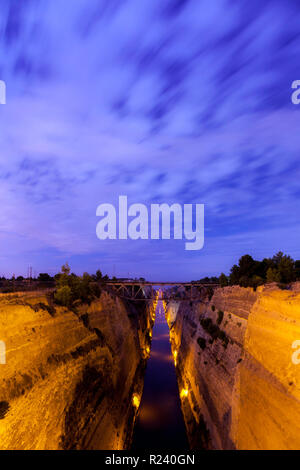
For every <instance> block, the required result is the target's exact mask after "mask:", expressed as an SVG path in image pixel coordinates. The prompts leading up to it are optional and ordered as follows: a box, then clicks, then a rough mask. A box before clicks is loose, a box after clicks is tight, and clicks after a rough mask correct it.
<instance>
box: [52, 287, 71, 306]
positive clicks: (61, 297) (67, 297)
mask: <svg viewBox="0 0 300 470" xmlns="http://www.w3.org/2000/svg"><path fill="white" fill-rule="evenodd" d="M54 299H55V301H56V302H57V303H58V304H60V305H63V306H64V307H69V306H70V305H71V301H72V291H71V288H70V287H69V286H61V287H59V288H58V289H57V291H56V292H55V294H54Z"/></svg>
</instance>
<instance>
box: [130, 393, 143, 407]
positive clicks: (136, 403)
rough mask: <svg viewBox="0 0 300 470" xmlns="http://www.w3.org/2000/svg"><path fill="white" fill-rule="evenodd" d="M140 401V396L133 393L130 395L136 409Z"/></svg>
mask: <svg viewBox="0 0 300 470" xmlns="http://www.w3.org/2000/svg"><path fill="white" fill-rule="evenodd" d="M140 402H141V400H140V397H139V396H138V395H136V394H134V395H133V397H132V404H133V406H134V407H135V408H136V409H138V407H139V406H140Z"/></svg>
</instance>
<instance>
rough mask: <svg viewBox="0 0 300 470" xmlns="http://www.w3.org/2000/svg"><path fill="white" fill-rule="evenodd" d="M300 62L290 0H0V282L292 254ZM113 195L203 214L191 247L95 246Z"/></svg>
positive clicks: (170, 273)
mask: <svg viewBox="0 0 300 470" xmlns="http://www.w3.org/2000/svg"><path fill="white" fill-rule="evenodd" d="M299 56H300V3H299V2H296V1H295V0H289V1H287V0H285V1H284V0H272V1H263V0H256V1H254V0H252V1H251V2H249V1H244V0H240V1H238V2H236V1H233V0H218V1H216V2H213V1H211V0H204V1H201V2H200V1H199V0H165V1H163V2H158V1H157V2H156V1H154V0H123V1H121V0H89V1H86V0H72V1H69V2H68V1H65V2H59V1H55V2H54V1H52V0H26V1H20V0H1V10H0V79H1V80H5V82H6V85H7V104H6V105H1V106H0V180H1V182H0V203H1V209H0V247H1V249H0V275H2V274H5V275H12V274H13V273H15V274H16V275H19V274H22V275H24V274H26V272H27V267H28V265H29V264H30V265H32V266H33V269H34V271H36V272H37V273H38V272H45V271H48V272H50V273H51V274H53V273H55V272H57V271H58V270H59V268H60V266H61V265H62V263H63V262H65V261H66V260H68V261H69V263H70V265H71V268H72V270H73V271H75V272H77V273H81V272H83V271H89V272H94V271H95V270H96V269H98V268H100V269H101V270H102V271H103V272H105V273H108V274H110V275H112V274H116V275H120V276H127V275H128V273H129V275H130V276H144V277H147V278H148V279H150V280H155V279H158V280H189V279H199V278H200V277H202V276H205V275H214V274H219V273H220V272H221V271H224V272H226V273H227V272H228V270H229V268H230V267H231V266H232V264H233V263H235V262H236V261H237V259H238V258H239V257H240V256H241V255H243V254H246V253H249V254H251V255H252V256H254V257H256V258H258V259H261V258H263V257H265V256H271V255H273V254H274V253H275V252H276V251H278V250H282V251H285V252H286V253H288V254H290V255H291V256H293V257H294V258H295V259H300V245H299V236H300V218H299V214H300V158H299V157H300V105H299V106H296V105H293V104H292V102H291V94H292V89H291V84H292V82H293V81H294V80H296V79H300V69H299V63H300V57H299ZM123 194H124V195H127V196H128V199H129V203H136V202H137V203H144V204H147V205H149V204H151V203H152V202H156V203H163V202H165V203H168V204H172V203H174V202H178V203H181V204H183V203H194V204H195V203H203V204H205V245H204V248H203V250H201V251H198V252H196V251H190V252H189V251H185V250H184V241H178V240H176V241H174V240H170V241H165V240H164V241H162V240H159V241H151V240H149V241H147V240H143V241H142V240H138V241H124V240H119V241H118V240H117V241H112V240H108V241H100V240H98V239H97V238H96V224H97V222H98V219H97V217H96V208H97V206H98V205H99V204H101V203H105V202H109V203H116V202H117V199H118V196H119V195H123Z"/></svg>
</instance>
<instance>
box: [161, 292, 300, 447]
mask: <svg viewBox="0 0 300 470" xmlns="http://www.w3.org/2000/svg"><path fill="white" fill-rule="evenodd" d="M167 319H168V322H169V326H170V332H171V343H172V351H173V354H174V357H175V363H176V364H177V376H178V381H179V387H180V389H181V391H182V393H181V400H182V409H183V413H184V417H185V421H186V426H187V430H188V434H189V439H190V444H191V446H192V447H194V448H197V447H204V448H208V449H210V448H214V449H299V448H300V365H296V364H293V362H292V353H293V350H292V343H293V342H294V341H295V340H298V339H300V292H299V284H298V285H297V284H295V285H294V286H293V288H292V290H280V289H278V288H277V287H276V286H266V287H261V288H259V289H258V290H257V291H256V292H254V291H253V290H252V289H250V288H248V289H245V288H240V287H236V286H235V287H226V288H223V289H221V288H218V289H216V290H215V293H214V295H213V297H212V298H211V299H210V300H209V299H208V298H205V299H203V302H193V303H189V302H181V303H175V302H173V303H169V304H168V306H167Z"/></svg>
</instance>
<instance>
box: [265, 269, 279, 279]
mask: <svg viewBox="0 0 300 470" xmlns="http://www.w3.org/2000/svg"><path fill="white" fill-rule="evenodd" d="M267 282H280V273H279V272H278V271H277V269H275V268H269V269H268V270H267Z"/></svg>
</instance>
